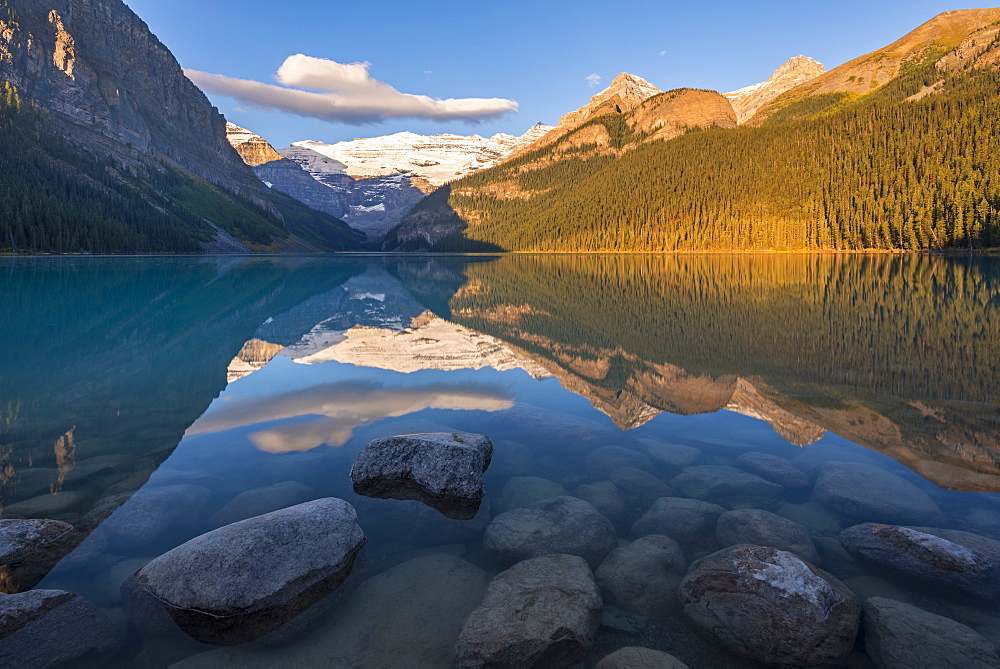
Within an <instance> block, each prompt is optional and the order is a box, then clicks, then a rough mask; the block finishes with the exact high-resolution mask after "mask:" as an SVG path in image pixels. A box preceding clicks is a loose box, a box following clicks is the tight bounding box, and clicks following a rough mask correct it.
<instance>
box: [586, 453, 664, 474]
mask: <svg viewBox="0 0 1000 669" xmlns="http://www.w3.org/2000/svg"><path fill="white" fill-rule="evenodd" d="M622 467H637V468H639V469H641V470H643V471H647V472H651V471H655V469H656V468H655V467H654V466H653V461H652V460H650V459H649V457H648V456H647V455H646V454H645V453H642V452H640V451H637V450H635V449H633V448H623V447H621V446H602V447H601V448H595V449H594V450H593V451H591V452H590V453H587V472H588V473H589V474H590V475H591V476H595V477H597V476H600V477H604V476H607V475H608V472H613V471H614V470H616V469H621V468H622Z"/></svg>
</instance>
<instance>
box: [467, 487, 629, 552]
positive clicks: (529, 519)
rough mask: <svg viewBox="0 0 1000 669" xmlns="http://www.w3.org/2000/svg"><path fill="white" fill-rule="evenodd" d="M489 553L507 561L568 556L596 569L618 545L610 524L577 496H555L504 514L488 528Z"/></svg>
mask: <svg viewBox="0 0 1000 669" xmlns="http://www.w3.org/2000/svg"><path fill="white" fill-rule="evenodd" d="M483 543H484V546H485V548H486V550H487V552H489V553H492V554H493V555H495V556H497V557H499V558H501V559H503V560H508V561H514V560H524V559H527V558H532V557H537V556H540V555H547V554H548V553H566V554H568V555H578V556H580V557H582V558H584V559H585V560H586V561H587V563H588V564H590V565H592V566H593V567H596V566H597V565H599V564H600V563H601V561H602V560H603V559H604V558H605V557H606V556H607V554H608V553H610V552H611V550H612V549H613V548H614V547H615V546H616V545H617V543H618V538H617V535H616V534H615V528H614V526H613V525H612V524H611V521H610V520H608V519H607V518H605V517H604V516H602V515H601V513H600V512H599V511H598V510H597V509H595V508H594V507H593V505H591V504H588V503H587V502H584V501H583V500H582V499H577V498H576V497H553V498H551V499H546V500H542V501H541V502H535V503H534V504H531V505H530V506H526V507H523V508H520V509H514V510H513V511H508V512H507V513H501V514H500V515H499V516H497V517H496V518H494V519H493V521H492V522H491V523H490V524H489V525H488V526H487V527H486V532H485V535H484V540H483Z"/></svg>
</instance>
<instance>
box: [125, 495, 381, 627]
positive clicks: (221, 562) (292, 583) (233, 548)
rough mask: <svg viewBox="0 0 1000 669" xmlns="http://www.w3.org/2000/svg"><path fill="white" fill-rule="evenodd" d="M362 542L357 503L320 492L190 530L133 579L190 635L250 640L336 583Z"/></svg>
mask: <svg viewBox="0 0 1000 669" xmlns="http://www.w3.org/2000/svg"><path fill="white" fill-rule="evenodd" d="M364 543H365V535H364V532H362V531H361V528H360V527H359V526H358V523H357V515H356V514H355V512H354V507H352V506H351V505H350V504H348V503H347V502H345V501H344V500H341V499H335V498H325V499H319V500H315V501H312V502H306V503H305V504H299V505H298V506H293V507H291V508H288V509H282V510H280V511H274V512H272V513H268V514H265V515H263V516H258V517H256V518H249V519H247V520H243V521H240V522H238V523H233V524H231V525H226V526H225V527H221V528H219V529H217V530H213V531H211V532H209V533H207V534H203V535H201V536H199V537H195V538H194V539H192V540H190V541H188V542H186V543H184V544H181V545H180V546H178V547H177V548H174V549H173V550H171V551H169V552H167V553H165V554H163V555H161V556H160V557H158V558H156V559H154V560H152V561H151V562H150V563H149V564H147V565H146V566H145V567H143V568H142V569H140V570H139V571H138V572H137V573H136V574H135V575H134V576H133V580H134V585H135V586H137V587H138V588H139V589H141V590H143V591H145V592H148V593H149V594H151V595H153V597H155V598H156V599H157V600H158V601H160V602H162V603H163V604H164V605H165V606H166V607H167V608H168V612H169V613H170V616H171V618H173V620H174V622H175V623H176V624H177V626H178V627H180V628H181V629H182V630H184V631H185V632H186V633H187V634H189V635H190V636H192V637H194V638H196V639H198V640H201V641H205V642H208V643H217V644H223V645H231V644H238V643H247V642H249V641H252V640H254V639H257V638H260V637H262V636H265V635H266V634H269V633H270V632H272V631H274V630H276V629H278V628H279V627H280V626H282V625H283V624H285V623H286V622H289V621H290V620H292V619H294V618H295V617H296V616H297V615H299V614H300V613H301V612H303V611H304V610H305V609H307V608H309V607H310V606H312V605H313V604H315V603H317V602H318V601H320V600H322V599H324V598H326V597H327V596H328V595H330V594H331V593H333V592H334V591H335V590H336V589H337V588H339V587H340V585H341V584H342V583H343V582H344V580H345V579H346V578H347V576H348V575H349V574H350V572H351V569H352V568H353V566H354V561H355V558H356V557H357V554H358V552H359V550H360V549H361V547H362V546H363V545H364Z"/></svg>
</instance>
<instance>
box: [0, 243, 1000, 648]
mask: <svg viewBox="0 0 1000 669" xmlns="http://www.w3.org/2000/svg"><path fill="white" fill-rule="evenodd" d="M0 283H2V285H3V290H2V291H0V301H2V306H3V313H4V314H5V316H4V320H3V322H2V325H0V356H2V365H0V503H2V517H3V518H21V517H32V518H37V517H45V518H52V519H56V520H63V521H66V522H69V523H72V524H74V526H75V527H76V530H75V533H74V535H73V540H72V542H71V543H70V544H67V545H66V546H65V549H64V551H63V552H62V553H60V554H58V555H55V556H50V558H48V559H47V561H46V562H44V563H38V564H29V565H18V566H16V567H8V568H6V571H5V572H4V578H3V580H2V581H0V583H2V585H3V588H4V591H5V592H19V591H23V590H25V589H30V588H53V589H64V590H70V591H72V592H77V593H79V594H80V595H82V596H84V597H86V598H87V599H88V600H90V601H92V602H94V603H95V604H96V605H97V606H98V607H99V609H100V610H101V612H102V613H103V614H105V615H106V616H107V617H108V618H109V619H110V620H111V621H112V622H113V623H114V625H115V626H116V629H117V630H118V632H119V635H120V640H119V644H118V646H117V647H116V649H115V650H114V651H113V652H112V653H111V654H109V655H107V656H105V657H102V658H98V659H97V662H98V663H99V664H105V665H106V666H151V667H160V666H170V665H172V664H175V663H179V664H180V665H181V666H184V665H191V666H203V665H204V666H208V665H209V664H210V665H212V666H218V665H219V664H222V665H225V666H229V665H231V666H253V665H261V666H263V665H267V666H273V665H275V664H282V663H284V664H288V665H293V666H311V665H314V664H316V663H317V662H320V661H322V662H325V663H329V664H331V665H332V666H421V665H422V666H451V663H452V661H453V660H452V655H451V649H452V647H453V646H454V643H455V638H456V636H457V634H458V629H457V627H456V626H458V627H460V626H461V623H462V620H464V617H465V615H466V614H467V613H468V610H471V609H469V607H474V606H476V605H477V604H478V602H477V601H475V600H476V597H477V595H476V594H475V593H472V594H469V595H468V597H466V598H464V599H462V598H461V597H458V596H457V595H456V594H455V593H452V592H450V590H451V589H452V587H451V586H450V585H449V582H448V579H447V578H446V577H444V576H442V575H441V574H440V573H439V571H440V570H438V571H435V569H436V567H434V565H436V564H438V562H435V560H438V561H439V562H440V559H441V558H440V556H442V555H447V556H451V557H450V558H449V559H451V558H460V559H461V560H462V561H464V563H467V564H469V565H471V566H470V568H474V569H478V570H482V571H483V572H485V574H486V575H487V576H492V575H494V574H496V573H498V572H499V571H502V569H503V568H504V567H505V566H507V565H505V564H502V563H500V562H499V561H497V560H496V559H495V557H494V556H491V555H490V554H488V553H487V552H486V551H485V550H484V547H483V538H482V537H483V531H484V528H485V525H486V523H487V522H488V521H489V519H490V518H491V517H495V516H496V515H498V514H499V513H501V512H503V511H507V510H511V509H516V508H518V507H519V506H521V505H522V504H525V503H529V502H531V501H534V500H535V499H537V498H538V495H539V494H540V493H538V492H537V490H539V489H544V490H548V491H553V490H562V491H564V492H563V493H562V494H570V495H573V494H577V495H579V494H583V493H581V492H580V486H588V485H591V484H595V483H602V482H606V481H608V480H609V479H614V478H615V472H616V471H617V470H619V469H621V468H622V467H628V466H638V467H639V468H640V469H642V470H644V471H646V472H647V473H649V474H651V475H652V476H653V477H654V478H655V479H656V480H658V481H659V482H660V484H662V486H663V488H656V486H652V488H653V489H652V491H647V490H645V489H641V486H638V485H631V484H629V483H628V482H627V481H623V480H622V477H621V476H618V483H614V484H612V485H613V486H614V489H615V490H616V494H617V497H618V499H620V501H621V508H620V509H618V510H616V511H615V512H614V513H613V514H611V515H613V517H612V518H611V520H612V521H613V522H614V525H615V529H616V532H617V535H618V538H619V541H620V542H621V543H622V544H624V543H625V542H629V541H631V540H633V539H635V538H637V535H636V532H635V531H634V528H633V523H634V522H635V521H636V520H638V519H639V518H640V517H641V516H642V515H643V514H644V513H645V512H646V511H647V510H649V508H650V507H651V506H652V505H653V503H654V501H655V499H656V498H657V497H659V496H671V497H687V496H689V495H692V493H691V492H690V489H685V488H683V486H682V485H681V484H680V483H679V482H678V480H677V477H678V476H679V475H681V474H682V472H681V468H680V467H674V466H668V465H664V464H662V463H659V462H652V461H651V460H650V459H649V457H648V453H649V452H650V448H651V444H652V445H655V444H679V445H683V446H687V447H691V448H694V449H696V451H697V455H696V456H694V458H693V459H692V460H691V462H690V463H687V466H695V467H697V466H704V465H721V466H724V467H733V466H734V465H736V464H737V459H738V458H739V457H740V456H741V455H744V454H746V453H766V454H770V455H774V456H778V457H781V458H784V459H786V460H788V461H790V462H792V463H793V464H794V465H795V466H796V467H798V468H799V469H801V470H802V471H803V473H804V474H806V475H807V476H808V478H809V484H808V485H806V486H804V487H798V488H792V487H786V488H785V489H783V490H781V492H780V494H779V495H777V496H776V497H775V498H773V499H767V500H764V501H760V502H759V503H757V502H754V501H753V500H751V501H747V500H742V501H733V500H725V499H718V500H712V499H710V500H709V501H719V502H721V503H722V506H724V507H726V508H737V507H745V506H760V507H762V508H767V509H768V510H770V511H773V512H774V513H776V514H777V515H779V516H782V517H785V518H789V519H792V520H794V521H796V522H798V523H800V524H801V525H803V526H804V527H805V529H806V531H807V532H808V533H809V534H810V536H811V538H812V539H813V542H814V546H815V549H816V557H815V561H816V564H817V566H819V567H821V568H822V569H824V570H826V571H828V572H830V573H832V574H833V575H834V576H836V577H838V578H840V579H841V580H843V581H844V582H845V583H846V584H847V585H848V587H850V588H852V589H853V590H854V591H855V593H856V594H857V595H858V596H859V597H862V598H863V597H864V596H867V595H870V594H872V593H875V594H879V595H884V596H888V597H890V598H893V599H899V600H901V601H905V602H908V603H911V604H913V605H915V606H918V607H920V608H923V609H925V610H927V611H931V612H934V613H936V614H938V615H943V616H946V617H948V618H951V619H954V620H958V621H960V622H962V623H964V624H966V625H968V626H970V627H972V628H973V629H975V630H976V631H977V632H978V633H980V634H981V635H983V636H984V637H986V638H987V639H990V640H991V641H993V642H994V643H1000V616H998V615H997V611H996V609H995V606H993V605H991V604H977V603H970V602H964V601H956V600H955V599H954V598H948V597H942V596H941V593H940V592H938V591H936V590H934V589H933V588H932V587H930V586H929V585H928V584H924V583H920V582H918V581H914V580H912V579H911V580H909V581H903V580H900V579H894V578H891V577H888V576H887V575H886V574H884V573H880V572H877V571H875V570H873V569H871V568H870V567H869V566H866V565H864V564H861V563H859V562H857V561H855V560H853V559H851V557H850V556H849V555H847V554H846V553H845V552H844V551H843V549H842V548H840V545H839V541H838V539H837V537H838V535H839V533H840V531H841V530H843V529H845V528H846V527H848V526H850V525H853V524H856V523H859V522H864V521H865V520H869V519H867V518H860V517H857V515H856V514H855V515H854V516H848V515H845V514H844V513H843V512H842V509H837V508H833V507H831V506H830V504H828V503H827V504H824V502H823V501H822V500H820V499H817V495H816V492H815V485H814V484H815V481H816V476H817V474H818V472H819V470H820V468H821V467H822V465H823V464H824V463H827V462H837V461H849V462H864V463H867V464H870V465H873V466H875V467H878V468H880V469H882V470H884V471H885V472H888V473H890V474H892V475H894V476H897V477H899V478H900V479H902V480H903V481H905V482H907V483H908V484H911V485H912V486H914V487H915V488H917V489H918V490H919V491H922V492H923V493H924V494H926V495H927V496H928V497H929V498H930V500H932V501H933V504H934V505H935V507H936V509H937V510H939V513H940V515H938V513H935V514H933V517H930V516H928V517H927V518H926V519H916V520H918V521H920V522H911V523H910V524H911V525H933V526H936V527H945V528H950V529H958V530H964V531H970V532H974V533H977V534H980V535H983V536H986V537H993V538H997V539H1000V495H998V494H997V493H998V492H1000V394H998V392H997V391H998V383H997V381H996V379H997V378H998V371H1000V370H998V367H1000V261H998V260H996V259H988V258H972V259H969V258H934V257H910V256H895V257H894V256H876V257H866V256H848V257H841V256H670V257H657V256H639V257H619V256H610V257H602V256H579V257H578V256H543V257H534V256H518V257H513V256H510V257H497V258H490V257H475V258H463V257H447V258H433V259H428V258H400V257H348V258H329V257H316V258H313V257H301V258H40V259H8V260H4V261H2V262H0ZM443 431H446V432H454V431H468V432H478V433H483V434H486V435H488V436H489V437H490V438H491V439H492V440H493V441H494V444H495V447H496V452H495V455H494V458H493V462H492V464H491V465H490V467H489V469H488V470H487V472H486V473H485V477H484V479H485V484H486V490H487V495H488V497H487V499H488V502H489V503H488V504H487V505H485V507H488V508H484V510H483V511H482V512H481V513H480V516H478V517H477V518H476V519H473V520H472V521H454V520H449V519H446V518H444V517H443V516H440V515H439V514H437V512H435V511H433V510H430V509H429V508H427V507H421V505H420V503H419V502H405V503H403V502H395V501H393V500H371V499H368V498H363V497H360V496H358V495H356V494H355V493H354V492H353V490H352V487H351V481H350V478H349V476H348V473H349V471H350V468H351V465H352V463H353V460H354V458H355V456H356V455H357V453H358V452H359V451H360V449H361V448H362V446H364V445H365V444H366V443H367V442H369V441H370V440H372V439H375V438H378V437H383V436H389V435H396V434H412V433H419V432H443ZM609 447H613V448H611V449H610V450H609ZM622 449H624V452H623V450H622ZM527 477H530V479H529V478H527ZM537 479H544V480H545V481H543V482H539V481H538V480H537ZM512 480H513V483H512ZM546 482H548V483H546ZM602 485H603V484H602ZM647 485H649V484H648V482H647ZM560 486H561V488H560ZM150 496H151V497H150ZM329 496H333V497H340V498H343V499H346V500H347V501H349V502H351V503H352V504H354V505H355V506H356V508H357V510H358V515H359V522H360V524H361V526H362V528H363V529H364V530H365V533H366V534H367V536H368V540H369V541H368V546H367V549H366V553H367V555H366V560H365V565H364V567H363V569H362V568H359V570H358V574H356V576H357V578H358V580H359V581H360V582H361V583H362V585H361V587H359V588H358V589H357V590H355V591H354V592H353V593H351V594H349V595H347V596H346V597H345V599H344V600H343V601H341V602H339V603H338V604H337V606H336V607H334V609H333V610H332V611H331V612H330V613H329V614H327V615H326V616H325V617H324V618H323V619H322V620H320V621H319V622H317V623H316V624H315V625H314V626H312V627H311V628H310V629H309V630H307V631H305V632H304V633H303V635H302V636H300V637H298V638H296V639H292V640H290V641H287V642H285V643H283V644H282V645H279V647H276V648H274V647H272V648H268V649H239V648H238V649H224V650H216V649H214V648H213V647H212V646H209V645H207V644H202V643H199V642H196V641H194V640H193V639H190V638H188V637H186V636H185V635H184V634H183V633H181V632H180V631H179V630H177V631H176V634H166V635H164V634H159V635H153V634H150V633H149V632H148V631H147V630H144V629H142V626H141V625H140V624H139V622H138V621H136V620H135V619H134V614H133V612H131V611H130V610H129V609H128V607H126V606H125V605H124V603H123V600H122V597H121V594H120V586H121V584H122V582H123V581H125V580H126V579H127V578H128V577H129V576H130V575H131V574H132V573H134V572H135V571H136V570H137V569H139V568H140V567H141V566H142V565H144V564H145V563H146V562H148V561H149V560H150V559H152V558H154V557H156V556H158V555H160V554H162V553H164V552H166V551H167V550H169V549H170V548H172V547H174V546H177V545H179V544H180V543H183V542H184V541H187V540H188V539H191V538H193V537H195V536H198V535H200V534H202V533H204V532H207V531H209V530H212V529H215V528H216V527H219V526H221V525H225V524H227V523H231V522H235V521H237V520H241V519H243V518H246V517H250V516H254V515H258V514H260V513H265V512H267V511H271V510H274V509H277V508H282V507H284V506H290V505H292V504H297V503H300V502H304V501H308V500H310V499H317V498H321V497H329ZM148 499H153V500H155V502H154V503H153V506H154V507H155V509H156V513H154V514H151V513H150V508H151V505H150V503H149V502H148V501H146V500H148ZM609 513H610V512H609ZM871 520H878V519H876V518H872V519H871ZM135 526H139V527H141V528H142V530H143V531H142V532H139V533H138V534H136V533H133V534H134V536H131V538H129V536H128V535H129V533H128V532H125V531H123V530H122V527H133V528H134V527H135ZM123 537H125V538H123ZM136 537H141V539H139V538H136ZM680 544H681V548H682V549H683V552H684V556H685V560H686V562H687V563H690V562H693V561H694V560H696V559H698V558H699V557H702V556H704V555H707V554H709V553H711V552H713V551H715V550H718V549H719V548H724V547H725V546H724V545H721V544H720V542H719V539H718V537H716V536H715V534H714V533H713V532H711V531H709V532H707V533H705V534H704V535H703V536H699V537H697V538H686V539H685V540H683V541H680ZM435 556H437V557H435ZM464 563H463V564H464ZM400 574H405V576H406V578H405V579H402V576H399V575H400ZM401 579H402V580H405V581H406V582H407V583H408V584H409V585H407V587H406V588H403V587H402V586H399V585H398V584H399V582H400V581H401ZM606 604H607V601H606ZM463 607H464V608H463ZM373 612H378V620H374V619H373V618H374V616H373ZM630 624H632V625H633V628H632V629H631V630H626V629H618V628H621V627H626V628H628V627H629V625H622V624H620V623H614V622H611V621H609V624H608V625H605V626H603V627H602V628H601V630H600V632H599V633H598V637H597V640H596V642H595V645H594V648H593V649H592V651H591V653H590V655H588V658H587V659H586V660H585V661H584V662H585V664H586V665H588V666H592V664H593V663H595V662H596V661H597V660H599V659H600V658H601V657H603V656H605V655H607V654H608V653H609V652H611V651H613V650H615V649H616V648H619V647H623V646H646V647H650V648H656V649H659V650H663V651H666V652H670V653H671V654H673V655H675V656H677V657H678V658H680V659H682V660H683V661H684V662H686V663H687V664H688V665H689V666H691V667H720V666H734V667H735V666H753V665H752V663H750V661H749V660H747V659H745V658H740V657H738V656H737V655H734V654H732V653H730V651H728V650H725V649H724V648H723V647H722V646H720V645H719V644H718V643H716V642H715V640H713V639H710V638H707V637H705V636H703V635H700V634H699V633H698V632H697V631H696V630H695V628H694V627H693V626H692V625H690V623H689V622H688V621H687V620H686V619H685V618H684V616H683V615H682V614H681V613H680V612H679V611H677V610H671V611H669V612H667V613H666V614H663V615H655V616H646V617H645V618H643V619H641V620H639V621H638V622H636V621H635V620H633V623H630ZM206 653H214V654H211V655H206ZM866 661H867V660H866V658H865V657H864V652H863V644H862V643H861V642H859V644H858V647H857V649H856V651H855V653H854V654H853V655H852V656H851V660H850V662H851V663H852V665H855V666H864V665H865V662H866Z"/></svg>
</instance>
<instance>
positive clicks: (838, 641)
mask: <svg viewBox="0 0 1000 669" xmlns="http://www.w3.org/2000/svg"><path fill="white" fill-rule="evenodd" d="M679 592H680V600H681V604H682V606H683V607H684V614H685V615H686V616H687V617H688V618H689V619H690V620H691V622H693V623H694V624H695V625H696V626H697V627H699V628H700V629H701V630H703V631H704V632H706V633H708V634H710V635H712V636H714V637H715V638H716V639H718V640H719V641H720V642H721V643H722V644H723V645H724V646H726V647H727V648H729V649H730V650H732V651H733V652H735V653H738V654H740V655H744V656H746V657H749V658H751V659H754V660H757V661H758V662H761V663H764V664H769V665H770V664H777V665H793V666H812V665H823V664H834V663H837V662H839V661H841V660H842V659H843V658H844V657H846V656H847V654H848V653H849V652H850V651H851V648H852V647H853V646H854V639H855V637H856V636H857V632H858V621H859V618H860V614H861V609H860V607H859V606H858V603H857V601H856V600H855V598H854V595H853V594H852V593H851V591H850V590H849V589H848V588H847V586H845V585H844V584H843V583H841V582H840V581H838V580H837V579H836V578H834V577H833V576H831V575H830V574H828V573H826V572H825V571H823V570H821V569H818V568H817V567H814V566H813V565H811V564H809V563H808V562H805V561H803V560H802V559H801V558H799V557H798V556H796V555H795V554H793V553H789V552H787V551H780V550H777V549H775V548H765V547H762V546H740V547H738V548H730V549H726V550H722V551H719V552H718V553H713V554H711V555H709V556H707V557H705V558H702V559H701V560H698V561H697V562H695V563H694V564H693V565H691V568H690V569H689V570H688V573H687V575H686V576H685V577H684V580H683V581H682V582H681V585H680V589H679Z"/></svg>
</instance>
